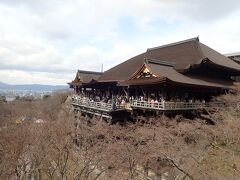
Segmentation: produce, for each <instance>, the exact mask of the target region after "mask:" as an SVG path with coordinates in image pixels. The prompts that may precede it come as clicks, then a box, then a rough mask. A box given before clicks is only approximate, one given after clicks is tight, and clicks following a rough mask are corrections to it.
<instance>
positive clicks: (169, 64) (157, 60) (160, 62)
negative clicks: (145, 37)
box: [144, 58, 176, 67]
mask: <svg viewBox="0 0 240 180" xmlns="http://www.w3.org/2000/svg"><path fill="white" fill-rule="evenodd" d="M144 61H145V63H147V64H157V65H164V66H171V67H173V66H174V65H175V64H176V63H172V62H169V61H163V60H159V59H151V58H145V59H144Z"/></svg>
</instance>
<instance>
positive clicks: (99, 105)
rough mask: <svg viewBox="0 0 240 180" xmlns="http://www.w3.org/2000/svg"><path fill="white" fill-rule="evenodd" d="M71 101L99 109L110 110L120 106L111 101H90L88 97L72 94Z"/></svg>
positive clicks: (74, 103)
mask: <svg viewBox="0 0 240 180" xmlns="http://www.w3.org/2000/svg"><path fill="white" fill-rule="evenodd" d="M72 102H73V103H72V104H73V105H78V106H84V107H86V108H91V109H97V110H101V111H111V110H116V109H121V108H122V107H121V106H120V105H119V106H117V105H114V104H112V103H104V102H96V101H91V100H90V99H88V98H84V97H79V96H73V97H72Z"/></svg>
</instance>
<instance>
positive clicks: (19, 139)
mask: <svg viewBox="0 0 240 180" xmlns="http://www.w3.org/2000/svg"><path fill="white" fill-rule="evenodd" d="M218 98H220V99H222V100H224V101H225V102H227V106H226V107H224V108H219V109H216V111H215V113H212V114H211V117H212V118H213V119H214V121H215V122H216V124H215V125H209V124H208V123H207V122H206V121H204V120H203V119H199V118H197V117H196V118H194V119H187V118H184V117H183V116H180V115H178V116H176V117H174V118H168V117H165V116H162V117H159V118H155V119H151V121H145V122H144V123H143V122H138V123H130V122H127V123H124V124H121V123H117V124H113V125H110V124H108V123H106V122H105V121H102V120H101V119H98V118H93V119H90V118H88V117H79V118H78V120H76V118H75V114H74V113H73V112H72V111H71V106H70V103H69V100H66V99H67V94H55V95H54V96H52V97H50V98H47V99H45V100H39V101H35V102H12V103H2V104H0V179H28V178H29V179H31V178H32V179H39V180H40V179H84V180H85V179H120V180H121V179H224V180H225V179H238V178H239V177H240V108H239V107H238V106H237V103H238V102H240V94H239V93H238V94H227V95H224V96H221V97H218ZM238 104H239V103H238ZM40 120H41V121H40Z"/></svg>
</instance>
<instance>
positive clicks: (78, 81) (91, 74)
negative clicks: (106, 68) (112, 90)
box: [68, 70, 102, 85]
mask: <svg viewBox="0 0 240 180" xmlns="http://www.w3.org/2000/svg"><path fill="white" fill-rule="evenodd" d="M101 75H102V72H95V71H84V70H78V71H77V74H76V77H75V79H74V80H73V81H72V82H70V83H68V84H69V85H82V84H86V83H89V82H91V81H92V80H98V79H99V77H100V76H101Z"/></svg>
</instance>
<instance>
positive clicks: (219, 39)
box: [0, 0, 240, 84]
mask: <svg viewBox="0 0 240 180" xmlns="http://www.w3.org/2000/svg"><path fill="white" fill-rule="evenodd" d="M239 7H240V1H237V0H229V1H228V2H227V3H226V2H225V1H223V0H219V1H216V0H213V1H207V0H201V1H200V0H197V1H190V0H171V1H169V0H168V1H167V0H130V1H127V0H115V1H110V0H102V1H101V2H99V1H97V0H91V1H84V0H68V1H66V0H51V1H38V0H23V1H19V0H1V1H0V73H1V75H0V81H4V80H7V81H9V82H15V83H17V81H18V80H19V82H22V80H24V76H25V77H26V78H25V79H29V80H28V83H36V82H35V81H39V82H43V83H44V82H46V83H50V82H51V83H54V84H56V83H60V84H64V83H65V82H66V81H67V80H68V81H70V80H71V79H72V78H73V77H74V74H75V71H76V70H77V69H85V70H95V71H100V69H101V65H102V64H104V70H107V69H108V68H111V67H112V66H114V65H116V64H118V63H120V62H122V61H124V60H126V59H128V58H130V57H132V56H135V55H137V54H139V53H141V52H144V51H145V50H146V49H147V48H149V47H154V46H159V45H163V44H166V43H171V42H175V41H178V40H183V39H187V38H192V37H195V36H198V35H199V36H200V41H202V42H203V43H205V44H207V45H209V46H210V47H212V48H214V49H216V50H218V51H220V52H223V53H227V52H232V51H239V49H238V47H240V37H239V36H238V35H239V33H240V26H238V22H240V8H239ZM11 72H14V73H13V74H12V75H11V76H10V75H3V74H4V73H10V74H11ZM18 73H19V77H22V80H21V81H20V78H17V77H18ZM70 75H72V77H70ZM48 78H49V79H48ZM16 79H17V80H16ZM54 79H55V81H54Z"/></svg>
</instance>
